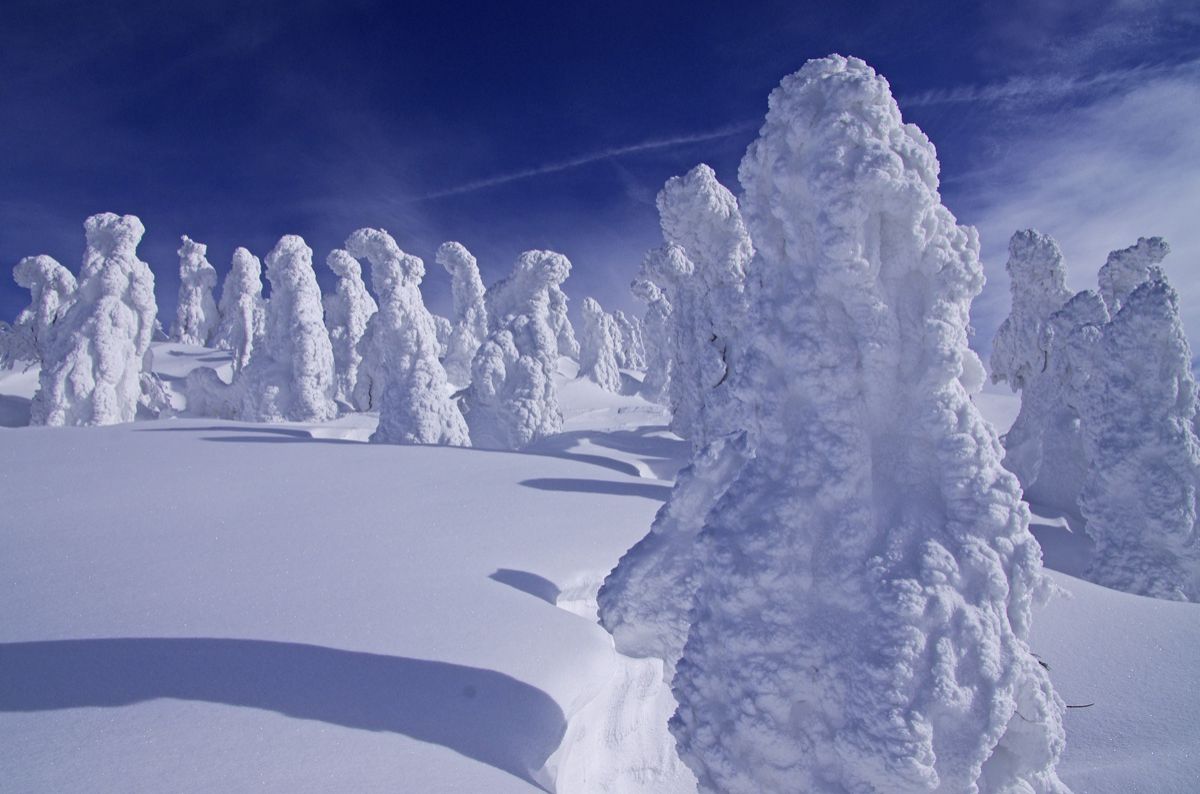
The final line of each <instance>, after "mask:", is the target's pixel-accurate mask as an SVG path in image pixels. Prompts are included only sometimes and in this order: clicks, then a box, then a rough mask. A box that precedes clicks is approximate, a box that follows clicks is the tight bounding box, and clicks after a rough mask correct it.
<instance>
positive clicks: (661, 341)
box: [630, 276, 675, 405]
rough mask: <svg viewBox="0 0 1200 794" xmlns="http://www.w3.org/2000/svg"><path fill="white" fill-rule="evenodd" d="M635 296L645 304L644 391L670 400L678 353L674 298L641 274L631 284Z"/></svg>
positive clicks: (660, 399)
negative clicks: (673, 323) (673, 334)
mask: <svg viewBox="0 0 1200 794" xmlns="http://www.w3.org/2000/svg"><path fill="white" fill-rule="evenodd" d="M630 289H631V290H632V292H633V295H634V297H635V298H637V299H638V300H640V301H641V302H642V303H645V304H646V314H645V318H644V319H643V320H642V344H643V347H644V348H645V353H646V375H645V377H643V378H642V388H641V392H640V393H641V395H642V396H643V397H645V398H646V399H647V400H649V401H651V402H655V403H659V404H660V405H663V404H666V403H667V399H668V398H667V393H668V390H669V389H670V386H671V368H672V367H673V366H674V361H675V356H674V353H673V347H672V342H671V302H670V301H669V300H668V299H667V296H666V294H665V293H664V292H663V291H662V289H661V288H659V286H658V285H657V284H655V283H654V281H653V280H651V279H649V278H646V277H644V276H639V277H638V278H636V279H634V280H633V283H632V284H631V285H630Z"/></svg>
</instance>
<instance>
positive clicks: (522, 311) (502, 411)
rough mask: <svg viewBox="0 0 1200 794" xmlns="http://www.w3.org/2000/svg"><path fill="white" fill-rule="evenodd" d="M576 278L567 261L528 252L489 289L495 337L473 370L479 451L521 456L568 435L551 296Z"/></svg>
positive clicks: (471, 408)
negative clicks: (535, 445)
mask: <svg viewBox="0 0 1200 794" xmlns="http://www.w3.org/2000/svg"><path fill="white" fill-rule="evenodd" d="M570 272H571V262H570V261H569V260H568V259H567V258H566V257H565V256H563V255H562V254H558V253H555V252H553V251H526V252H525V253H523V254H521V256H520V257H519V258H518V259H517V263H516V265H515V266H514V267H513V272H512V273H511V274H510V275H509V276H508V277H506V278H504V279H501V280H500V281H498V282H497V283H495V284H493V285H492V286H491V288H489V289H488V291H487V294H486V295H485V303H486V306H487V317H488V328H489V332H488V337H487V339H486V340H484V343H483V344H482V345H481V346H480V348H479V351H478V352H477V353H476V354H475V358H474V360H472V362H471V387H470V389H468V391H467V392H466V395H465V398H464V403H465V406H466V416H467V424H468V425H469V426H470V429H471V442H472V443H473V444H474V445H475V446H477V447H485V448H491V449H521V448H523V447H526V446H528V445H529V444H530V443H532V442H533V441H536V440H537V439H539V438H544V437H545V436H549V435H553V434H554V433H557V432H558V431H559V430H560V429H561V428H562V412H561V411H560V410H559V406H558V392H557V389H556V387H555V385H554V374H555V371H556V368H557V365H558V354H559V348H558V343H559V335H558V333H556V330H555V328H554V327H553V326H552V325H551V320H552V318H553V317H554V314H553V304H552V295H553V292H554V290H556V289H558V286H559V285H560V284H562V282H563V281H565V280H566V278H567V276H568V275H569V274H570ZM559 291H560V292H561V290H559ZM560 330H561V326H560Z"/></svg>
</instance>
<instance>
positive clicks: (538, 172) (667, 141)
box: [417, 120, 760, 201]
mask: <svg viewBox="0 0 1200 794" xmlns="http://www.w3.org/2000/svg"><path fill="white" fill-rule="evenodd" d="M758 124H760V122H759V121H758V120H754V121H744V122H741V123H739V124H732V125H729V126H725V127H721V128H719V129H715V130H710V131H707V132H698V133H693V134H690V135H676V136H674V137H670V138H654V139H651V140H648V141H641V142H639V143H631V144H627V145H625V146H610V147H607V148H604V149H599V150H597V151H594V152H588V153H587V154H581V155H579V156H577V157H572V158H570V159H569V160H558V161H556V162H552V163H544V164H542V165H537V166H533V167H532V168H523V169H521V170H519V171H510V172H508V173H506V174H497V175H495V176H490V177H485V178H484V179H476V180H472V181H470V182H464V183H463V184H461V185H455V186H453V187H448V188H443V189H441V190H435V191H432V192H430V193H426V194H425V195H423V196H420V197H419V198H418V199H417V200H418V201H424V200H427V199H436V198H443V197H445V196H456V195H460V194H462V193H473V192H474V191H476V190H485V189H487V188H492V187H497V186H499V185H505V184H508V183H509V182H517V181H519V180H522V179H532V178H533V177H538V176H544V175H546V174H556V173H559V172H561V171H570V170H571V169H573V168H580V167H582V166H585V165H590V164H591V163H596V162H599V161H601V160H608V159H610V158H615V157H622V156H624V155H629V154H638V153H641V152H651V151H655V150H658V149H671V148H674V147H676V146H686V145H688V144H693V143H704V142H706V141H715V140H720V139H721V138H729V137H732V136H734V135H738V134H740V133H743V132H747V131H749V130H752V129H754V128H755V127H756V126H758Z"/></svg>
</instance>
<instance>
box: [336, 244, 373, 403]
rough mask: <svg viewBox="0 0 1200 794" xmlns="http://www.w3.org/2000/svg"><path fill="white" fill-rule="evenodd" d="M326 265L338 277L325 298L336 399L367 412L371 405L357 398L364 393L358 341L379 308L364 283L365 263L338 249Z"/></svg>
mask: <svg viewBox="0 0 1200 794" xmlns="http://www.w3.org/2000/svg"><path fill="white" fill-rule="evenodd" d="M325 264H326V265H328V266H329V269H330V270H332V271H333V272H334V273H335V274H337V277H338V283H337V291H336V292H334V293H333V294H331V295H326V296H325V297H324V304H325V327H326V328H327V329H329V342H330V344H331V345H332V346H333V371H334V399H336V400H338V401H340V402H342V403H344V404H346V405H348V406H350V407H351V408H352V409H354V410H356V411H365V410H366V409H367V408H369V407H370V406H368V405H359V404H358V402H357V400H356V398H357V397H358V396H361V394H360V392H359V390H358V388H357V387H358V371H359V367H360V365H361V364H362V354H361V353H360V352H359V350H358V343H359V340H361V339H362V338H363V335H364V334H365V333H366V331H367V321H368V320H370V319H371V316H372V315H374V314H375V311H376V310H377V309H378V308H379V307H378V306H376V305H375V299H374V298H372V297H371V293H369V292H367V285H366V284H364V283H363V279H362V266H360V265H359V264H358V260H357V259H355V258H354V257H352V256H351V255H350V254H349V252H347V251H344V250H342V249H341V248H338V249H335V250H333V251H331V252H330V253H329V256H328V257H326V258H325Z"/></svg>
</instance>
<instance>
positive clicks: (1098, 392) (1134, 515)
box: [1079, 258, 1200, 601]
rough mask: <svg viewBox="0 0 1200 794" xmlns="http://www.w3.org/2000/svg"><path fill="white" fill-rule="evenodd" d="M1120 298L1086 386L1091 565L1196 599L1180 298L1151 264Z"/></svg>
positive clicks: (1139, 589)
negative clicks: (1142, 277)
mask: <svg viewBox="0 0 1200 794" xmlns="http://www.w3.org/2000/svg"><path fill="white" fill-rule="evenodd" d="M1109 261H1110V262H1111V261H1112V259H1111V258H1110V259H1109ZM1116 303H1117V304H1118V305H1120V306H1121V310H1120V311H1118V312H1117V314H1116V316H1115V317H1113V319H1112V322H1111V323H1109V324H1108V325H1107V326H1106V327H1105V329H1104V333H1103V338H1102V339H1101V340H1100V341H1099V343H1098V349H1099V350H1098V352H1099V354H1098V355H1096V356H1094V357H1093V362H1094V369H1093V371H1092V372H1091V376H1090V378H1089V380H1088V383H1087V388H1086V389H1085V391H1084V392H1083V414H1084V422H1083V427H1084V437H1085V445H1086V448H1087V455H1088V459H1089V464H1090V465H1089V468H1088V474H1087V481H1086V483H1085V484H1084V488H1083V493H1082V496H1081V497H1080V500H1079V508H1080V511H1081V512H1082V513H1083V516H1084V519H1085V520H1086V521H1087V525H1086V531H1087V533H1088V535H1090V536H1091V537H1092V539H1093V540H1094V541H1095V543H1096V547H1095V551H1094V553H1093V556H1092V561H1091V565H1090V567H1089V569H1088V572H1087V575H1088V578H1090V579H1091V580H1092V581H1095V582H1098V583H1100V584H1103V585H1107V586H1109V587H1113V588H1116V589H1118V590H1125V591H1128V592H1131V593H1138V594H1141V595H1146V596H1154V597H1157V598H1172V599H1179V600H1191V601H1197V600H1200V534H1198V532H1197V523H1196V518H1197V516H1196V508H1197V504H1196V500H1197V488H1198V487H1200V439H1198V438H1197V436H1196V381H1195V378H1194V377H1193V375H1192V371H1191V359H1192V356H1191V349H1190V348H1189V346H1188V343H1187V339H1186V338H1185V337H1184V334H1183V327H1182V325H1181V323H1180V319H1179V299H1178V296H1177V295H1176V293H1175V290H1174V289H1172V288H1171V286H1170V285H1169V284H1168V283H1167V280H1166V278H1165V276H1164V275H1163V274H1162V271H1161V270H1159V269H1158V268H1157V267H1151V268H1150V269H1149V270H1148V272H1147V280H1146V281H1144V282H1143V283H1142V284H1141V285H1140V286H1138V287H1136V288H1135V289H1134V290H1133V292H1131V293H1127V294H1125V295H1124V296H1122V297H1119V298H1118V300H1117V301H1116Z"/></svg>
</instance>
